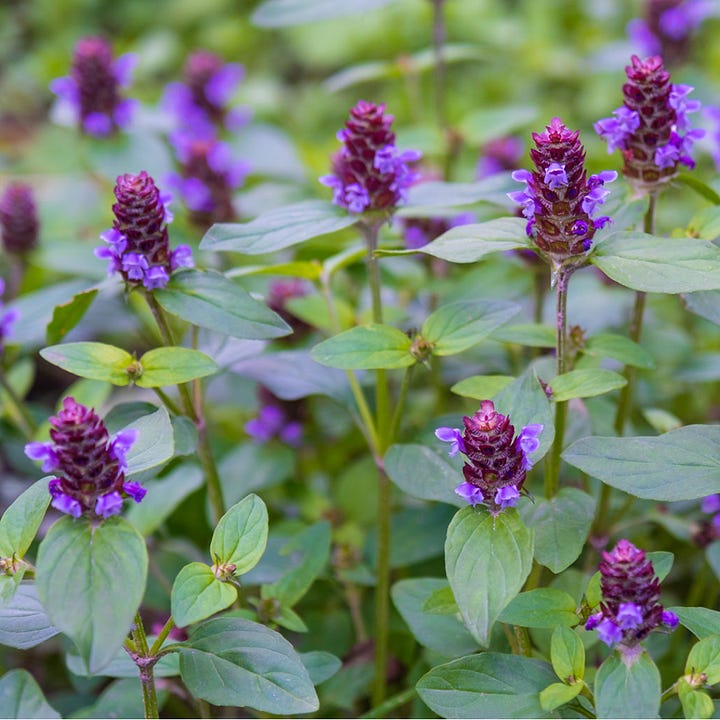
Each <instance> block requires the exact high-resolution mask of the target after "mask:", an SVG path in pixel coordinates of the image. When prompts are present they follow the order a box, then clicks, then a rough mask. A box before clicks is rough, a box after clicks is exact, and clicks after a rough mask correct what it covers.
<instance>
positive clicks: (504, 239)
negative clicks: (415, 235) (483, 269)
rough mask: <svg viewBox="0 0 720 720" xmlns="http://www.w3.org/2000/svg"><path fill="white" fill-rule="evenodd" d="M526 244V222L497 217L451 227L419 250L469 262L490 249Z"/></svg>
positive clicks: (523, 245)
mask: <svg viewBox="0 0 720 720" xmlns="http://www.w3.org/2000/svg"><path fill="white" fill-rule="evenodd" d="M527 247H529V240H528V237H527V235H526V233H525V222H524V221H523V220H520V219H519V218H498V219H497V220H488V221H487V222H484V223H479V224H477V225H460V226H459V227H455V228H452V229H451V230H448V231H447V232H446V233H443V234H442V235H440V237H438V238H435V240H433V241H432V242H431V243H428V244H427V245H424V246H423V247H421V248H419V250H418V252H422V253H425V254H426V255H432V256H433V257H437V258H440V259H441V260H449V261H450V262H455V263H472V262H477V261H478V260H480V259H482V258H483V257H485V255H489V254H490V253H494V252H505V251H506V250H517V249H519V248H527Z"/></svg>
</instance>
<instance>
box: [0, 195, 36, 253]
mask: <svg viewBox="0 0 720 720" xmlns="http://www.w3.org/2000/svg"><path fill="white" fill-rule="evenodd" d="M39 229H40V222H39V220H38V215H37V206H36V204H35V198H34V197H33V191H32V188H31V187H30V186H29V185H26V184H25V183H11V184H10V185H8V186H7V188H5V192H3V194H2V197H0V235H1V236H2V244H3V248H4V249H5V251H6V252H9V253H14V254H15V255H26V254H27V253H29V252H30V251H31V250H34V249H35V248H36V247H37V244H38V233H39Z"/></svg>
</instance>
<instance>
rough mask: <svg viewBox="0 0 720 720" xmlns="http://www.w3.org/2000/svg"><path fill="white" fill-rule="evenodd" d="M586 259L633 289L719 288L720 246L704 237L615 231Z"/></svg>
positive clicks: (664, 291)
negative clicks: (667, 236) (658, 235)
mask: <svg viewBox="0 0 720 720" xmlns="http://www.w3.org/2000/svg"><path fill="white" fill-rule="evenodd" d="M590 261H591V262H592V263H593V264H594V265H597V267H599V268H600V269H601V270H602V271H603V272H604V273H605V274H606V275H607V276H608V277H610V278H612V279H613V280H615V281H616V282H618V283H620V284H621V285H625V287H629V288H632V289H633V290H641V291H644V292H658V293H671V294H672V293H685V292H695V291H697V290H716V289H718V288H720V249H718V248H717V247H716V246H715V245H713V244H712V243H710V242H707V241H706V240H696V239H694V238H687V237H684V238H680V239H677V238H676V239H669V238H664V237H656V236H654V235H646V234H644V233H638V232H618V233H613V234H612V235H610V236H609V237H607V238H606V239H605V240H603V242H601V243H600V244H598V245H597V246H596V249H595V251H594V252H593V254H592V255H591V257H590Z"/></svg>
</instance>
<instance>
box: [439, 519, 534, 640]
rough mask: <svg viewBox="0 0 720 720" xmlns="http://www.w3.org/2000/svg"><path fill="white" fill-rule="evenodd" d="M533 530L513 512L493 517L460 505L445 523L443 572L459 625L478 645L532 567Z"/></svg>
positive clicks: (520, 586) (486, 635)
mask: <svg viewBox="0 0 720 720" xmlns="http://www.w3.org/2000/svg"><path fill="white" fill-rule="evenodd" d="M532 555H533V531H532V530H529V529H528V528H527V527H525V525H524V524H523V522H522V520H520V516H519V515H518V514H517V511H516V510H514V509H510V510H504V511H503V512H501V513H500V514H499V515H497V516H493V515H491V514H490V513H488V512H487V511H485V510H484V509H477V508H474V507H466V508H463V509H462V510H460V511H459V512H458V513H457V514H456V515H455V517H454V518H453V519H452V522H451V523H450V527H448V531H447V539H446V541H445V570H446V572H447V577H448V580H449V582H450V587H451V588H452V591H453V595H455V600H456V601H457V604H458V607H459V608H460V614H461V615H462V618H463V621H464V622H465V626H466V627H467V629H468V630H469V631H470V633H471V634H472V636H473V637H474V638H475V639H476V640H477V641H478V643H479V644H480V645H482V646H483V647H487V646H488V643H489V642H490V631H491V629H492V626H493V624H494V622H495V621H496V620H497V619H498V617H499V615H500V613H501V612H502V611H503V609H504V608H505V606H506V605H507V604H508V603H509V602H510V601H511V600H512V599H513V598H514V597H515V596H516V595H517V594H518V593H519V592H520V589H521V588H522V586H523V583H524V582H525V580H526V578H527V576H528V575H529V573H530V569H531V567H532Z"/></svg>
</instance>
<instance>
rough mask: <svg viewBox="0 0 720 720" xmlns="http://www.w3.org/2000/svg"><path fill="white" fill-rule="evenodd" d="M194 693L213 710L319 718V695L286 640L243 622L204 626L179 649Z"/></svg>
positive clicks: (230, 620) (219, 620) (185, 676)
mask: <svg viewBox="0 0 720 720" xmlns="http://www.w3.org/2000/svg"><path fill="white" fill-rule="evenodd" d="M180 672H181V674H182V678H183V681H184V682H185V684H186V685H187V687H188V689H189V690H190V692H191V693H192V694H193V695H195V697H198V698H200V699H202V700H207V701H208V702H210V703H212V704H213V705H230V706H239V707H250V708H253V709H255V710H261V711H264V712H271V713H273V714H275V715H296V714H299V713H310V712H315V710H317V709H318V700H317V695H316V694H315V689H314V688H313V685H312V680H311V679H310V676H309V675H308V672H307V670H306V669H305V666H304V665H303V663H302V661H301V659H300V657H299V655H298V654H297V653H296V652H295V649H294V648H293V646H292V645H291V644H290V643H289V642H288V641H287V640H285V638H284V637H282V635H280V634H278V633H276V632H274V631H273V630H270V629H269V628H266V627H264V626H263V625H259V624H258V623H254V622H251V621H250V620H244V619H242V618H216V619H213V620H209V621H207V622H206V623H203V624H202V625H200V626H199V627H198V628H197V630H195V632H194V633H193V634H192V636H191V638H190V640H188V641H187V642H186V643H185V644H184V646H183V647H181V649H180Z"/></svg>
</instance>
